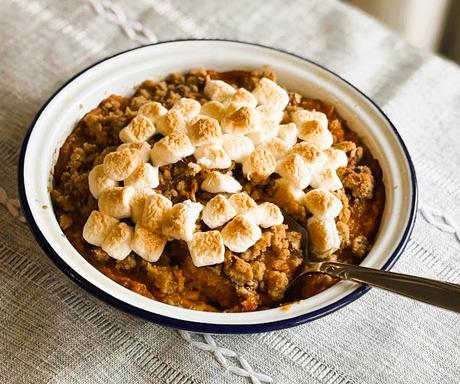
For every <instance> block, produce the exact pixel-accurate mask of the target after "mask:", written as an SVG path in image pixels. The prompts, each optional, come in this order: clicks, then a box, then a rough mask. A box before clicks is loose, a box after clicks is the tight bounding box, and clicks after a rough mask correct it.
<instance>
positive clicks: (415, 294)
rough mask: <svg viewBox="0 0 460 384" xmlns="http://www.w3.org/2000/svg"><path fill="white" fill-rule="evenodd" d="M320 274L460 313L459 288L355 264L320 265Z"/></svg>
mask: <svg viewBox="0 0 460 384" xmlns="http://www.w3.org/2000/svg"><path fill="white" fill-rule="evenodd" d="M319 264H320V265H319V272H323V273H327V274H328V275H330V276H334V277H337V278H339V279H343V280H351V281H355V282H358V283H364V284H368V285H370V286H373V287H378V288H382V289H385V290H387V291H391V292H394V293H397V294H400V295H403V296H407V297H410V298H412V299H415V300H419V301H423V302H425V303H428V304H432V305H435V306H438V307H441V308H445V309H450V310H451V311H455V312H460V285H457V284H451V283H446V282H442V281H436V280H431V279H425V278H423V277H417V276H410V275H403V274H401V273H394V272H386V271H381V270H378V269H372V268H366V267H360V266H358V265H351V264H342V263H335V262H328V261H325V262H322V263H319Z"/></svg>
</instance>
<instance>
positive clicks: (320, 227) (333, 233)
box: [307, 216, 340, 259]
mask: <svg viewBox="0 0 460 384" xmlns="http://www.w3.org/2000/svg"><path fill="white" fill-rule="evenodd" d="M307 230H308V240H309V244H310V250H311V252H312V253H313V254H314V255H315V256H316V257H317V258H319V259H325V258H327V257H328V256H330V255H331V254H332V253H334V252H335V251H337V250H338V249H339V248H340V236H339V232H338V231H337V226H336V224H335V221H334V219H326V218H321V217H316V216H313V217H311V218H310V219H308V222H307Z"/></svg>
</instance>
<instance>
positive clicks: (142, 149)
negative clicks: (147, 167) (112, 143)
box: [117, 142, 151, 163]
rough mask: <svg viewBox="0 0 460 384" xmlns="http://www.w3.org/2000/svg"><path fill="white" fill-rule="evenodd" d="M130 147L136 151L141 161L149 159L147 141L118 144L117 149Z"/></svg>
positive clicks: (144, 161)
mask: <svg viewBox="0 0 460 384" xmlns="http://www.w3.org/2000/svg"><path fill="white" fill-rule="evenodd" d="M126 148H130V149H135V150H136V151H138V155H139V157H140V159H141V160H142V162H143V163H146V162H147V161H149V159H150V149H151V148H150V144H149V143H147V142H143V143H124V144H120V145H119V146H118V148H117V151H122V150H123V149H126Z"/></svg>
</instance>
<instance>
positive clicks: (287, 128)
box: [278, 123, 299, 147]
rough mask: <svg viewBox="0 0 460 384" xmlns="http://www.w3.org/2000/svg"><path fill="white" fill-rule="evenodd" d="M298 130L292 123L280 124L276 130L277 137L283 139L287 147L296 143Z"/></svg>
mask: <svg viewBox="0 0 460 384" xmlns="http://www.w3.org/2000/svg"><path fill="white" fill-rule="evenodd" d="M298 133H299V130H298V129H297V126H296V125H295V124H294V123H288V124H281V125H280V126H279V130H278V138H279V139H281V140H283V141H284V142H285V143H286V144H287V145H288V146H289V147H293V146H294V145H295V144H296V143H297V135H298Z"/></svg>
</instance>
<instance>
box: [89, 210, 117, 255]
mask: <svg viewBox="0 0 460 384" xmlns="http://www.w3.org/2000/svg"><path fill="white" fill-rule="evenodd" d="M118 223H119V221H118V220H117V219H115V218H114V217H112V216H109V215H106V214H105V213H102V212H99V211H92V212H91V214H90V215H89V217H88V220H86V223H85V225H84V226H83V238H84V239H85V240H86V241H87V242H88V243H90V244H92V245H96V246H98V247H100V246H101V245H102V243H103V242H104V239H105V238H106V237H107V235H108V234H109V232H110V231H111V230H112V229H113V228H114V227H115V226H116V225H117V224H118Z"/></svg>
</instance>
